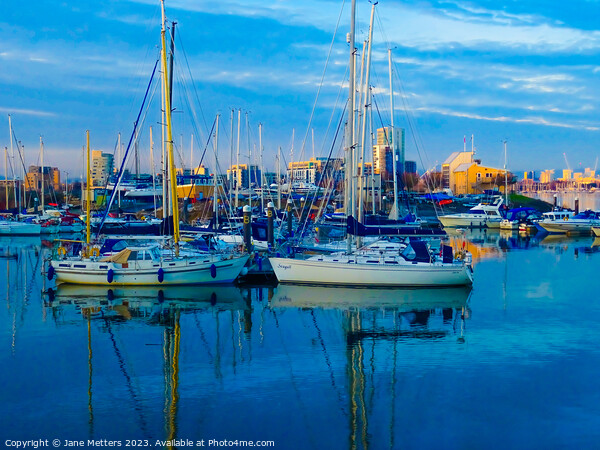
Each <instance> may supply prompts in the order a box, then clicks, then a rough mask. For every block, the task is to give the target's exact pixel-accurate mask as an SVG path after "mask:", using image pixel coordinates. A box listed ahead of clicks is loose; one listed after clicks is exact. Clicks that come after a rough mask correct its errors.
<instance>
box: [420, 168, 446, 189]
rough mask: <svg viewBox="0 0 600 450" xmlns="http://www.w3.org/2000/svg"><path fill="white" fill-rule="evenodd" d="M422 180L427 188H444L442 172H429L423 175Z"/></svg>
mask: <svg viewBox="0 0 600 450" xmlns="http://www.w3.org/2000/svg"><path fill="white" fill-rule="evenodd" d="M421 180H422V181H423V182H424V183H425V186H427V187H428V189H431V190H436V189H441V188H442V187H443V186H444V177H443V175H442V172H427V173H425V174H423V176H422V177H421Z"/></svg>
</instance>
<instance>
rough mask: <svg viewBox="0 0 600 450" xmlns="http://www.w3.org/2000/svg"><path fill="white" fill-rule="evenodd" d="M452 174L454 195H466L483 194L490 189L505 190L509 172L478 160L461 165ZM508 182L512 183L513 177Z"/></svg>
mask: <svg viewBox="0 0 600 450" xmlns="http://www.w3.org/2000/svg"><path fill="white" fill-rule="evenodd" d="M452 175H453V176H452V180H453V184H452V185H451V188H450V189H452V192H453V193H454V195H464V194H481V193H483V192H484V191H485V190H489V189H500V191H502V192H504V177H506V176H508V172H507V171H505V170H503V169H495V168H493V167H486V166H482V165H480V164H479V161H478V160H476V161H474V162H471V163H464V164H461V165H459V166H458V167H456V169H454V172H453V174H452ZM508 182H509V183H512V179H510V180H508Z"/></svg>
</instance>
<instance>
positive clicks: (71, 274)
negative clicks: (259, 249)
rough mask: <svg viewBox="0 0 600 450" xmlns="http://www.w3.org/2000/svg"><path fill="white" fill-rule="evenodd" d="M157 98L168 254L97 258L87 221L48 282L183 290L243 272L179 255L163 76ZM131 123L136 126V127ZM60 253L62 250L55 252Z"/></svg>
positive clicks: (227, 261) (237, 260)
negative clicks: (76, 247)
mask: <svg viewBox="0 0 600 450" xmlns="http://www.w3.org/2000/svg"><path fill="white" fill-rule="evenodd" d="M161 7H162V27H161V38H162V66H163V74H166V73H167V62H166V42H165V30H166V27H165V11H164V0H161ZM163 95H164V101H165V111H166V114H165V116H166V126H167V153H168V160H169V170H170V172H171V173H170V193H171V196H172V198H173V201H172V202H171V203H172V206H173V211H172V213H173V228H174V233H173V248H172V252H171V253H170V254H165V252H164V251H161V249H160V248H159V246H158V245H150V246H144V245H131V246H127V247H126V248H123V249H122V250H120V251H118V252H111V253H107V254H103V255H101V254H100V249H99V247H94V246H91V245H90V221H89V220H88V221H87V233H86V242H85V245H84V247H83V249H82V252H81V254H80V255H79V256H76V257H67V256H66V250H65V249H64V247H61V248H59V251H58V255H57V257H55V258H53V259H52V260H51V261H50V268H49V269H48V278H53V277H54V276H55V275H56V282H57V283H74V284H92V285H117V286H127V285H143V286H148V285H187V284H216V283H230V282H232V281H233V280H235V279H236V278H237V277H238V275H239V274H240V273H241V272H242V270H243V269H244V266H245V264H246V262H247V260H248V255H242V256H240V255H234V254H224V253H222V252H220V253H209V252H202V253H201V252H198V253H187V254H185V255H180V253H179V244H180V236H179V206H178V203H177V190H176V173H175V164H174V156H173V137H172V129H171V105H170V96H169V83H168V80H167V78H166V76H165V77H163ZM136 123H137V122H136ZM87 150H88V154H87V172H88V183H87V186H88V188H87V189H88V191H87V194H88V195H87V198H88V202H87V217H90V202H89V199H90V195H89V186H90V157H89V152H90V144H89V132H88V133H87ZM61 249H62V250H61Z"/></svg>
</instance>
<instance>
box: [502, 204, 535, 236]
mask: <svg viewBox="0 0 600 450" xmlns="http://www.w3.org/2000/svg"><path fill="white" fill-rule="evenodd" d="M537 214H539V213H537V210H536V209H535V208H529V207H526V208H514V209H509V210H508V211H507V212H506V218H505V219H502V221H501V222H500V229H501V230H514V231H516V230H520V225H521V224H524V223H526V222H528V221H530V220H531V218H532V217H534V216H536V215H537Z"/></svg>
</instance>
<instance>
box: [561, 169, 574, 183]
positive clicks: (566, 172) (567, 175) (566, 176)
mask: <svg viewBox="0 0 600 450" xmlns="http://www.w3.org/2000/svg"><path fill="white" fill-rule="evenodd" d="M572 178H573V171H572V170H571V169H563V171H562V178H561V180H570V179H572Z"/></svg>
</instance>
